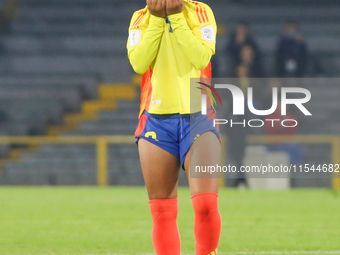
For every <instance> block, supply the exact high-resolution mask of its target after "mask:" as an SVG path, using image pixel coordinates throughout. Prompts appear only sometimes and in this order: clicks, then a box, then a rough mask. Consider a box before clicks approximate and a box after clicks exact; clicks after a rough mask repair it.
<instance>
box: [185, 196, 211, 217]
mask: <svg viewBox="0 0 340 255" xmlns="http://www.w3.org/2000/svg"><path fill="white" fill-rule="evenodd" d="M217 198H218V194H217V193H199V194H196V195H193V196H192V197H191V199H192V204H193V207H194V211H195V213H196V214H200V215H201V216H208V215H209V214H210V213H211V212H212V211H214V210H218V202H217Z"/></svg>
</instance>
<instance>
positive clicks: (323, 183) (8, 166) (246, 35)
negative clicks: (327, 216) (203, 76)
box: [0, 0, 340, 188]
mask: <svg viewBox="0 0 340 255" xmlns="http://www.w3.org/2000/svg"><path fill="white" fill-rule="evenodd" d="M206 3H207V4H208V5H209V6H210V7H211V8H212V10H213V11H214V13H215V16H216V21H217V24H218V26H219V30H218V39H217V52H216V56H214V58H213V60H212V63H213V75H214V77H239V78H258V77H260V78H270V77H278V78H289V77H295V78H303V77H306V78H313V80H314V81H318V82H313V85H312V86H309V87H308V89H310V91H311V93H312V98H313V100H312V101H313V102H311V103H310V104H309V109H310V110H311V111H312V112H313V118H312V119H308V118H302V117H301V119H300V120H299V123H300V125H299V128H298V129H296V130H294V131H293V133H292V134H294V135H308V136H306V137H305V141H307V143H306V142H296V143H295V144H294V145H293V146H291V145H283V146H281V147H278V148H276V147H275V148H273V147H270V146H265V145H261V146H260V147H259V146H257V147H254V146H253V145H251V146H250V144H248V142H244V144H243V145H242V148H240V150H241V155H243V156H242V157H241V159H240V158H239V157H237V156H235V155H233V154H232V152H230V150H227V149H226V150H225V153H224V160H225V162H228V163H229V162H231V163H232V164H235V165H237V164H240V162H244V161H247V160H248V161H249V160H250V159H249V157H254V154H251V152H252V151H261V152H263V153H262V154H261V155H262V156H263V157H266V155H267V154H266V153H273V152H278V151H279V152H280V153H284V155H286V156H285V157H286V158H287V157H288V159H286V161H283V162H285V163H289V162H295V163H297V164H298V163H305V162H308V163H310V164H324V163H327V164H330V163H335V162H339V158H340V149H339V146H340V140H339V137H338V136H339V135H340V117H339V114H338V111H339V106H340V104H339V99H338V98H339V95H340V84H339V83H338V82H337V79H336V77H338V76H339V73H340V15H339V13H340V3H339V1H337V0H294V1H293V0H238V1H236V0H235V1H231V0H230V1H228V0H223V1H221V0H207V1H206ZM0 5H1V8H0V135H1V137H0V157H1V159H0V184H2V185H96V184H97V183H99V184H100V185H143V184H144V182H143V178H142V172H141V169H140V164H139V158H138V151H137V147H136V145H135V144H134V139H133V135H134V131H135V127H136V124H137V118H138V112H139V96H140V89H139V79H140V77H139V76H137V75H135V74H134V73H133V71H132V68H131V67H130V64H129V62H128V59H127V50H126V41H127V36H128V27H129V22H130V19H131V17H132V14H133V12H134V11H136V10H138V9H141V8H143V7H144V6H145V1H144V0H125V1H120V0H72V1H69V0H8V1H5V0H2V1H0ZM325 78H333V79H325ZM330 80H331V81H332V82H331V84H329V83H327V84H325V82H326V81H330ZM273 83H275V80H273ZM273 83H270V84H268V86H267V87H266V88H263V91H264V92H263V94H265V95H266V93H267V92H268V91H269V88H271V87H273V86H278V85H277V84H276V85H275V84H274V85H273ZM326 85H327V86H326ZM269 98H270V96H269ZM292 114H294V113H292ZM296 118H299V116H296ZM325 123H326V124H325ZM280 132H281V131H280V130H263V131H262V132H261V133H260V135H265V134H277V135H280V134H282V133H280ZM228 135H229V136H233V135H235V134H230V133H229V134H228V132H227V136H228ZM240 135H241V136H242V137H246V135H247V134H240ZM320 135H321V136H320ZM324 135H328V137H324ZM329 135H331V137H329ZM243 139H244V140H246V138H243ZM313 139H315V140H317V141H318V142H315V143H313V144H310V143H308V140H313ZM232 142H233V141H231V143H232ZM254 143H256V142H252V144H254ZM242 153H243V154H242ZM247 153H248V154H249V153H250V154H249V155H250V156H249V155H248V154H247ZM247 155H248V156H247ZM292 155H293V156H294V155H295V156H296V155H297V156H299V155H300V156H299V157H298V158H297V159H296V158H291V156H292ZM281 159H282V158H281ZM294 160H296V161H294ZM250 162H251V161H250ZM280 162H282V161H280ZM333 177H334V176H332V174H328V175H326V176H323V178H313V179H312V178H309V179H305V178H299V179H294V178H292V176H288V177H287V180H288V182H287V183H286V184H285V185H283V186H282V187H283V188H289V187H332V178H333ZM245 178H246V177H245V176H241V177H237V178H235V177H234V178H233V179H234V180H237V179H240V180H239V181H237V182H235V181H234V180H231V181H228V179H227V181H226V182H224V183H225V184H226V185H228V186H231V187H237V186H239V185H240V182H241V183H242V182H243V184H244V185H245V186H247V185H250V186H252V187H258V186H256V185H255V184H254V185H255V186H254V185H253V184H251V183H249V182H247V181H246V182H245V181H244V179H245ZM186 183H187V181H186V180H185V176H184V174H183V173H182V174H181V176H180V184H181V185H186ZM333 184H334V183H333ZM260 186H261V184H260ZM269 186H270V185H269ZM274 186H275V185H274ZM271 187H272V186H271Z"/></svg>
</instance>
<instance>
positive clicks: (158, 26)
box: [127, 0, 166, 74]
mask: <svg viewBox="0 0 340 255" xmlns="http://www.w3.org/2000/svg"><path fill="white" fill-rule="evenodd" d="M147 4H148V9H149V11H150V13H151V17H150V21H149V25H148V26H147V27H143V26H141V28H140V29H136V28H135V27H136V25H135V24H136V23H138V22H139V21H138V19H140V17H139V15H138V13H135V14H134V15H133V17H132V20H131V24H130V28H129V39H128V43H127V48H128V57H129V60H130V63H131V65H132V68H133V70H135V72H136V73H138V74H144V73H145V72H146V71H147V70H148V68H149V67H150V65H151V64H152V62H153V61H154V59H155V57H156V56H157V53H158V49H159V44H160V41H161V38H162V34H163V32H164V29H165V19H164V18H165V15H166V14H165V2H164V1H162V0H147Z"/></svg>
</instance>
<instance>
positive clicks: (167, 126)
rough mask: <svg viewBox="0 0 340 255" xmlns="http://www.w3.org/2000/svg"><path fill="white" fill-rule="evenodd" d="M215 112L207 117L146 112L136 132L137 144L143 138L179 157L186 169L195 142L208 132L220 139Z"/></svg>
mask: <svg viewBox="0 0 340 255" xmlns="http://www.w3.org/2000/svg"><path fill="white" fill-rule="evenodd" d="M215 115H216V114H215V111H214V110H213V109H208V114H207V115H202V114H201V113H200V112H199V113H195V114H186V115H181V114H166V115H159V114H150V113H148V112H147V111H144V112H143V114H142V115H141V117H140V119H139V122H138V125H137V129H136V132H135V137H136V143H137V144H138V140H139V139H140V138H143V139H145V140H147V141H149V142H151V143H153V144H155V145H157V146H158V147H160V148H162V149H163V150H165V151H167V152H169V153H171V154H172V155H174V156H175V157H177V158H178V159H179V160H180V162H181V166H182V167H183V169H184V161H185V158H186V155H187V153H188V151H189V149H190V147H191V145H192V144H193V142H194V141H195V140H196V139H197V138H198V137H199V136H201V135H203V134H204V133H206V132H209V131H211V132H213V133H214V134H215V135H216V136H217V138H218V139H220V136H221V135H220V132H219V130H218V127H214V124H213V120H214V118H215Z"/></svg>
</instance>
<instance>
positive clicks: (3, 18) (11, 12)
mask: <svg viewBox="0 0 340 255" xmlns="http://www.w3.org/2000/svg"><path fill="white" fill-rule="evenodd" d="M17 9H18V3H17V1H16V0H8V1H7V2H6V3H5V4H4V5H3V6H2V7H1V9H0V33H1V34H9V33H10V32H11V24H12V21H13V19H14V18H15V16H16V13H17Z"/></svg>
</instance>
